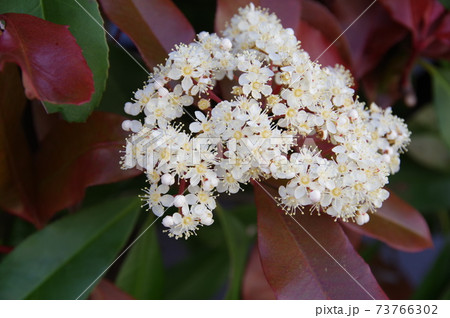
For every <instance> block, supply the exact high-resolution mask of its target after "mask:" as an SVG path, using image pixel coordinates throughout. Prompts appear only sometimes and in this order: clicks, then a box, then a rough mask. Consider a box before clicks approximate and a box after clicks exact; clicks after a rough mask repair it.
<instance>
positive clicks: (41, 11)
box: [0, 0, 109, 122]
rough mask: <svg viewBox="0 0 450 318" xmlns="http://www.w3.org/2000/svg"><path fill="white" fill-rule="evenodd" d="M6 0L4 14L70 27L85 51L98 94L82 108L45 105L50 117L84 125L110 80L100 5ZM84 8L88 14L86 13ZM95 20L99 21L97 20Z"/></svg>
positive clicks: (81, 1) (0, 7) (55, 0)
mask: <svg viewBox="0 0 450 318" xmlns="http://www.w3.org/2000/svg"><path fill="white" fill-rule="evenodd" d="M77 1H78V3H79V5H78V4H77V2H75V1H67V0H45V1H42V0H2V2H1V4H0V12H2V13H3V12H15V13H26V14H31V15H34V16H37V17H39V18H42V19H45V20H47V21H51V22H53V23H57V24H63V25H69V31H70V32H71V33H72V34H73V36H74V37H75V38H76V40H77V43H78V45H79V46H80V47H81V48H82V50H83V55H84V58H85V59H86V61H87V63H88V65H89V68H90V69H91V70H92V73H93V74H94V84H95V92H94V94H93V96H92V99H91V101H89V102H88V103H85V104H82V105H71V104H61V105H55V104H51V103H47V102H46V103H45V107H46V109H47V111H49V112H50V113H54V112H61V113H62V114H63V116H64V118H65V119H66V120H68V121H76V122H83V121H85V120H86V119H87V118H88V116H89V115H90V114H91V113H92V111H93V110H94V109H95V107H97V106H98V104H99V103H100V101H101V98H102V95H103V91H104V90H105V86H106V79H107V77H108V67H109V65H108V46H107V44H106V37H105V32H104V31H103V29H102V28H101V26H103V19H102V17H101V14H100V11H99V8H98V3H97V2H96V1H91V0H77ZM80 5H81V6H82V7H83V8H84V9H85V10H86V11H87V12H86V11H85V10H83V8H81V7H80ZM94 19H95V20H94Z"/></svg>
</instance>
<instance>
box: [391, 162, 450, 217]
mask: <svg viewBox="0 0 450 318" xmlns="http://www.w3.org/2000/svg"><path fill="white" fill-rule="evenodd" d="M389 188H390V189H392V190H394V191H395V193H397V194H398V195H399V196H400V197H401V198H402V199H404V200H405V201H407V202H409V203H410V204H411V205H413V206H414V207H415V208H416V209H418V210H419V211H421V212H434V211H436V210H439V209H447V208H450V196H449V195H448V193H450V175H449V174H445V173H440V172H436V171H433V170H430V169H427V168H425V167H423V166H421V165H418V164H417V163H414V162H413V161H412V160H411V159H408V158H407V157H406V158H402V165H401V169H400V171H399V172H398V173H396V174H395V175H392V176H391V177H390V178H389Z"/></svg>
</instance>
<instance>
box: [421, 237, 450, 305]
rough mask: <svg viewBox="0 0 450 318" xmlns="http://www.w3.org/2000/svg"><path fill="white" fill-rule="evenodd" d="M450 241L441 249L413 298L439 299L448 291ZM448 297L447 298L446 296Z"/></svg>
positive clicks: (449, 281)
mask: <svg viewBox="0 0 450 318" xmlns="http://www.w3.org/2000/svg"><path fill="white" fill-rule="evenodd" d="M449 268H450V243H447V244H446V245H445V247H444V248H443V249H442V251H441V254H440V255H439V257H438V258H437V260H436V262H435V263H434V265H433V267H432V268H431V269H430V271H429V272H428V274H427V276H425V279H424V280H423V282H422V284H421V285H420V286H419V288H418V289H417V290H416V293H415V294H414V297H413V298H414V299H439V297H441V296H444V294H445V293H447V292H448V288H449V283H450V271H449ZM447 299H448V298H447Z"/></svg>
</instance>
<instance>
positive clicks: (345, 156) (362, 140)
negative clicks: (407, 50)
mask: <svg viewBox="0 0 450 318" xmlns="http://www.w3.org/2000/svg"><path fill="white" fill-rule="evenodd" d="M224 36H225V37H223V38H221V37H219V36H218V35H216V34H208V33H206V32H202V33H200V34H199V35H198V39H197V40H196V41H195V42H194V43H191V44H189V45H184V44H182V45H179V46H177V47H176V49H175V50H174V51H173V52H171V53H170V54H169V57H168V59H167V60H166V63H165V64H164V65H160V66H158V67H157V68H155V69H154V72H153V73H154V75H153V77H152V78H150V79H149V81H148V82H147V83H146V85H145V87H144V88H143V89H141V90H138V91H137V92H136V93H135V99H134V102H133V103H127V104H126V105H125V111H126V112H127V113H128V114H130V115H134V116H136V115H139V114H141V113H143V114H144V115H145V118H144V119H143V120H142V121H141V120H133V121H130V120H127V121H125V122H124V123H123V129H125V130H131V131H132V132H133V133H134V134H132V135H131V137H130V138H129V139H128V140H127V147H126V154H125V156H124V157H123V162H122V164H123V167H124V168H132V167H138V168H140V169H143V170H144V171H146V173H147V176H148V180H149V182H150V184H151V186H150V188H147V189H145V191H146V194H145V195H144V196H143V199H144V200H145V204H146V205H148V207H149V209H151V210H152V211H153V212H154V213H155V214H156V215H157V216H162V215H163V214H164V210H165V209H166V208H168V207H171V206H175V207H177V208H178V212H177V213H174V214H173V215H168V216H165V217H164V219H163V222H162V223H163V225H164V226H166V227H167V228H168V229H167V231H168V232H169V236H174V237H175V238H179V237H183V236H184V237H185V238H188V237H189V236H190V235H192V234H194V233H195V231H196V230H197V229H198V227H199V226H201V225H210V224H212V223H213V213H212V211H213V209H214V208H215V206H216V203H215V197H216V196H217V194H218V193H223V192H227V193H236V192H238V191H240V190H241V187H242V185H243V184H246V183H248V182H249V181H251V180H266V179H269V178H272V179H278V180H285V181H284V184H285V185H283V186H280V187H279V198H278V200H279V201H280V204H281V205H282V206H283V207H284V208H285V211H286V212H288V213H295V211H296V210H297V209H300V210H301V211H302V208H303V207H306V206H308V209H311V210H312V211H313V210H316V211H317V212H318V213H320V212H326V213H327V214H329V215H331V216H333V217H335V218H342V219H343V220H353V221H356V222H357V223H358V224H364V223H366V222H367V221H368V220H369V215H368V213H367V212H369V211H371V212H374V210H375V209H376V208H379V207H380V206H381V204H382V202H383V201H384V200H385V199H386V198H387V197H388V195H389V193H388V192H387V191H386V190H384V189H383V186H384V185H385V184H386V183H387V182H388V178H387V177H388V175H389V174H391V173H395V172H396V171H397V170H398V169H399V164H400V160H399V153H400V152H402V150H404V149H405V147H406V145H407V144H408V142H409V135H410V133H409V131H408V129H407V127H406V125H405V124H404V123H403V121H402V120H401V119H399V118H397V117H395V116H394V115H392V113H391V110H390V109H386V110H382V109H380V108H379V107H377V106H376V105H374V104H373V105H371V106H370V108H369V109H367V108H366V107H365V105H364V104H363V103H361V102H359V101H358V100H357V98H355V97H354V90H353V89H352V88H351V86H352V78H351V76H350V74H349V72H348V71H346V70H345V69H344V68H343V67H341V66H336V67H335V68H331V67H321V65H319V64H317V63H314V62H312V61H311V60H310V58H309V55H308V54H307V53H306V52H305V51H304V50H302V49H301V48H300V43H299V42H298V41H297V39H296V37H295V36H294V32H293V31H292V30H291V29H284V28H283V27H282V25H281V23H280V21H279V20H278V19H277V18H276V16H275V15H274V14H269V13H267V12H266V11H264V10H261V9H259V8H255V7H254V6H253V5H249V6H247V7H246V8H244V9H240V10H239V14H237V15H235V16H234V17H233V18H232V20H231V23H230V25H229V26H228V27H227V28H226V30H225V31H224ZM219 84H220V85H219ZM218 95H220V96H222V98H219V97H218ZM225 98H226V99H225ZM189 115H190V116H191V117H192V118H193V116H195V118H194V120H191V119H190V118H189ZM186 120H189V121H190V124H189V125H188V126H184V125H183V123H184V122H186ZM312 145H315V146H314V147H313V146H312ZM172 185H175V186H174V188H177V190H178V191H177V192H178V194H169V190H170V187H171V186H172ZM174 190H175V189H174Z"/></svg>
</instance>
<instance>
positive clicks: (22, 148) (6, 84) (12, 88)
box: [0, 64, 39, 224]
mask: <svg viewBox="0 0 450 318" xmlns="http://www.w3.org/2000/svg"><path fill="white" fill-rule="evenodd" d="M25 104H26V98H25V95H24V93H23V87H22V85H21V83H20V74H19V70H18V68H17V67H16V66H15V65H13V64H6V65H5V66H4V69H3V71H2V72H0V193H1V196H0V207H1V208H2V209H4V210H6V211H8V212H11V213H13V214H15V215H18V216H20V217H22V218H24V219H26V220H28V221H30V222H33V223H34V224H38V223H39V221H38V216H37V211H36V208H35V205H34V198H33V197H31V194H32V193H33V189H34V184H33V181H34V178H33V167H32V157H31V156H32V155H31V151H30V149H29V146H28V141H27V138H26V136H25V131H24V129H23V127H22V125H21V122H22V116H23V112H24V109H25Z"/></svg>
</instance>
